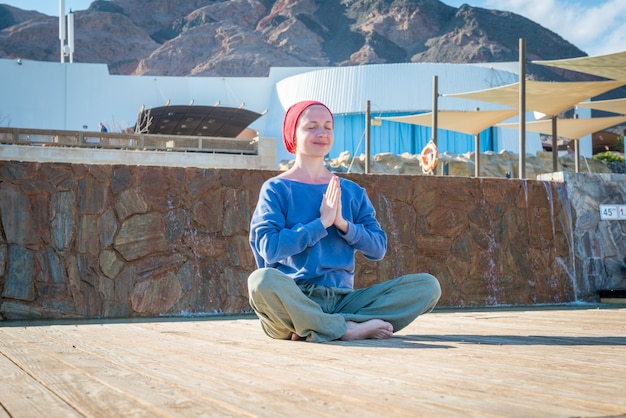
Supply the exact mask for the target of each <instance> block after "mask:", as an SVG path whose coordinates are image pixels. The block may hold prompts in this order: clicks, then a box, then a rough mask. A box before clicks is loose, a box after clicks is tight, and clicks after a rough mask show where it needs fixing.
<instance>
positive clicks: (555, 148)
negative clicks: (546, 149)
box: [552, 116, 559, 172]
mask: <svg viewBox="0 0 626 418" xmlns="http://www.w3.org/2000/svg"><path fill="white" fill-rule="evenodd" d="M558 170H559V145H558V141H557V136H556V116H552V171H554V172H557V171H558Z"/></svg>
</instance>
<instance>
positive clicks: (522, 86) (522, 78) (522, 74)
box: [519, 38, 526, 179]
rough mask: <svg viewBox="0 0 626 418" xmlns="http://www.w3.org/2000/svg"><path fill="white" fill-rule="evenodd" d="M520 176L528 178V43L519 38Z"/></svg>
mask: <svg viewBox="0 0 626 418" xmlns="http://www.w3.org/2000/svg"><path fill="white" fill-rule="evenodd" d="M519 178H520V179H523V178H526V44H525V43H524V38H520V39H519Z"/></svg>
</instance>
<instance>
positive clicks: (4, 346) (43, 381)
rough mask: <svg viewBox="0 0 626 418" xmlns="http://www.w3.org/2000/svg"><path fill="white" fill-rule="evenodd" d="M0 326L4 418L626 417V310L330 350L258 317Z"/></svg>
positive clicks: (466, 327)
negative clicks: (274, 331)
mask: <svg viewBox="0 0 626 418" xmlns="http://www.w3.org/2000/svg"><path fill="white" fill-rule="evenodd" d="M0 325H1V327H0V417H74V416H80V417H116V416H119V417H142V416H149V417H159V416H171V417H189V416H219V417H223V416H237V417H239V416H272V417H275V416H299V417H304V416H333V417H339V416H351V417H353V416H358V417H381V416H412V417H413V416H416V417H419V416H425V417H447V416H451V417H454V416H458V417H468V416H470V417H471V416H474V417H492V416H501V417H531V416H541V417H574V416H575V417H607V416H610V417H615V416H626V308H625V307H624V306H621V307H607V306H606V305H603V306H601V307H595V306H591V305H586V306H568V307H535V308H529V309H510V310H506V309H491V310H480V311H472V310H454V311H447V310H440V311H436V312H435V313H431V314H429V315H425V316H423V317H421V318H418V319H417V320H416V321H415V322H414V323H413V324H412V325H411V326H410V327H408V328H406V329H404V330H402V331H400V332H399V333H397V334H396V336H395V337H394V338H392V339H390V340H384V341H371V340H369V341H359V342H349V343H346V342H333V343H326V344H312V343H305V342H291V341H275V340H271V339H269V338H267V337H266V336H265V335H264V334H263V333H262V331H261V329H260V326H259V323H258V321H257V320H256V319H255V318H254V317H238V318H227V319H223V318H221V319H215V318H212V319H208V318H206V319H193V320H192V319H174V318H168V319H158V320H141V321H89V322H82V321H74V322H60V321H57V322H55V323H51V322H47V323H17V322H4V323H0Z"/></svg>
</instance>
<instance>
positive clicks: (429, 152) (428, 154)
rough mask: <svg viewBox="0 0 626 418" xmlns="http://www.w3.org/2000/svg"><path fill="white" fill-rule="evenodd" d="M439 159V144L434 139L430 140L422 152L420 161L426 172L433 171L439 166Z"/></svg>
mask: <svg viewBox="0 0 626 418" xmlns="http://www.w3.org/2000/svg"><path fill="white" fill-rule="evenodd" d="M438 159H439V150H437V145H435V143H434V142H433V141H430V142H429V143H428V144H426V146H425V147H424V149H423V150H422V153H421V154H420V162H421V164H422V170H423V171H424V172H425V173H430V172H432V171H433V170H434V169H435V167H437V160H438Z"/></svg>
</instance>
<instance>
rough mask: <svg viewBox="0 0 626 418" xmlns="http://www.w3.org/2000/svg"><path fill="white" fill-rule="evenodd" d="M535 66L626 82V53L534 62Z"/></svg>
mask: <svg viewBox="0 0 626 418" xmlns="http://www.w3.org/2000/svg"><path fill="white" fill-rule="evenodd" d="M532 63H533V64H539V65H546V66H549V67H557V68H564V69H566V70H571V71H578V72H579V73H585V74H592V75H596V76H599V77H604V78H609V79H612V80H620V81H626V51H624V52H617V53H614V54H607V55H599V56H596V57H581V58H569V59H562V60H550V61H532Z"/></svg>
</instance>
